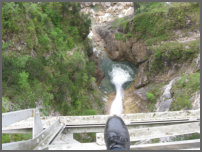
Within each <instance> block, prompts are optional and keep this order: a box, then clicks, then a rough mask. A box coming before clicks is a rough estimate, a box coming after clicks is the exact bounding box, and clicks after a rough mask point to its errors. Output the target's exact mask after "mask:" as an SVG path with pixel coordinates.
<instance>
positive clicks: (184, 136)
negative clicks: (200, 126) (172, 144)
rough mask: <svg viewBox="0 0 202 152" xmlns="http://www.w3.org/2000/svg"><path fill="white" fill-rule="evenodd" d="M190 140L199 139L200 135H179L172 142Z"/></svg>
mask: <svg viewBox="0 0 202 152" xmlns="http://www.w3.org/2000/svg"><path fill="white" fill-rule="evenodd" d="M192 139H200V133H193V134H188V135H179V136H176V137H175V138H174V139H173V141H182V140H192Z"/></svg>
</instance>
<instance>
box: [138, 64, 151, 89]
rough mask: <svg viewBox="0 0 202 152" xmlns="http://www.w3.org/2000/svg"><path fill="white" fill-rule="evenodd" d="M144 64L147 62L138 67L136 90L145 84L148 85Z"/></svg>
mask: <svg viewBox="0 0 202 152" xmlns="http://www.w3.org/2000/svg"><path fill="white" fill-rule="evenodd" d="M146 64H147V62H144V63H142V64H141V65H140V66H139V71H138V74H137V78H138V80H137V83H136V84H135V88H136V89H138V88H141V87H144V86H145V85H146V84H148V83H149V78H148V77H147V74H146Z"/></svg>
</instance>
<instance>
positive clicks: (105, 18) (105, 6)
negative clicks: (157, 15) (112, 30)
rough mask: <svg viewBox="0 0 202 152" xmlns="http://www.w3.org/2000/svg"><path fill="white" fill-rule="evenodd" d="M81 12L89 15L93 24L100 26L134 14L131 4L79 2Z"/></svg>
mask: <svg viewBox="0 0 202 152" xmlns="http://www.w3.org/2000/svg"><path fill="white" fill-rule="evenodd" d="M81 12H83V13H85V14H89V15H90V18H91V21H92V23H93V24H102V23H106V22H109V21H112V20H113V19H115V18H117V17H123V16H127V15H131V14H133V13H134V7H133V3H132V2H81Z"/></svg>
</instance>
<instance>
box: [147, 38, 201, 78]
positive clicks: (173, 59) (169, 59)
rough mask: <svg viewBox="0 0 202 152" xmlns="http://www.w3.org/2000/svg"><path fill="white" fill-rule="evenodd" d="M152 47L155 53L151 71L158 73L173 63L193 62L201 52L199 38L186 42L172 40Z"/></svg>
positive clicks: (152, 58)
mask: <svg viewBox="0 0 202 152" xmlns="http://www.w3.org/2000/svg"><path fill="white" fill-rule="evenodd" d="M151 49H152V50H153V52H154V53H153V55H152V56H151V62H150V73H153V74H156V73H159V72H163V71H164V70H165V67H167V66H169V65H173V63H183V62H185V61H190V62H191V61H192V59H193V58H194V57H196V55H197V54H198V53H199V52H200V41H199V39H198V40H195V41H191V42H189V43H186V44H185V43H178V42H170V43H165V44H162V45H160V46H155V47H151ZM165 63H166V64H165Z"/></svg>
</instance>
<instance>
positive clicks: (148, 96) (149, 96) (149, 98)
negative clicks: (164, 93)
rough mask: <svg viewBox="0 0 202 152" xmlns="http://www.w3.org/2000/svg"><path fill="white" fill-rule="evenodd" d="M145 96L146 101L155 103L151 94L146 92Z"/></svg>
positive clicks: (154, 98)
mask: <svg viewBox="0 0 202 152" xmlns="http://www.w3.org/2000/svg"><path fill="white" fill-rule="evenodd" d="M146 96H147V99H148V100H149V101H151V102H155V100H156V97H155V96H154V94H153V93H150V92H147V93H146Z"/></svg>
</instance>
